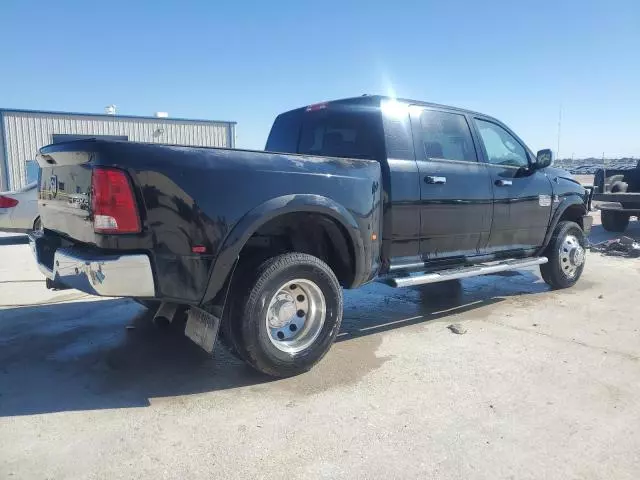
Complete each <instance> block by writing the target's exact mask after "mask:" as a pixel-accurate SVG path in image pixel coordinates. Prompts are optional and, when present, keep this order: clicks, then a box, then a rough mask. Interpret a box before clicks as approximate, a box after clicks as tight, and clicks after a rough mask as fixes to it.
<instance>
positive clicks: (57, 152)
mask: <svg viewBox="0 0 640 480" xmlns="http://www.w3.org/2000/svg"><path fill="white" fill-rule="evenodd" d="M92 145H93V143H92V142H91V141H86V140H83V141H78V142H68V143H60V144H56V145H51V146H48V147H44V148H43V149H42V150H41V154H40V155H39V157H38V163H39V164H40V167H41V172H40V181H39V193H38V209H39V211H40V218H41V219H42V224H43V226H44V228H46V229H49V230H54V231H56V232H59V233H61V234H63V235H65V236H67V237H70V238H73V239H75V240H78V241H81V242H87V243H94V239H95V234H94V231H93V223H92V218H91V161H92V159H93V155H94V154H93V153H92V152H91V150H92V148H91V147H92Z"/></svg>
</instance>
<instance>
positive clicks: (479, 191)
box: [411, 106, 493, 261]
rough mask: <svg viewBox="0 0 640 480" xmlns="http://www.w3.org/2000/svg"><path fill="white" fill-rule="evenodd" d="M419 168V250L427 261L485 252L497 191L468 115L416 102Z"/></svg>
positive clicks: (415, 137)
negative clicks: (494, 197) (477, 153)
mask: <svg viewBox="0 0 640 480" xmlns="http://www.w3.org/2000/svg"><path fill="white" fill-rule="evenodd" d="M411 125H412V130H413V140H414V148H415V152H416V161H417V164H418V170H419V173H420V180H419V181H420V252H421V254H422V256H423V259H424V260H425V261H430V260H437V259H439V258H445V257H447V258H448V257H468V256H474V255H480V254H483V253H484V252H485V247H486V244H487V241H488V239H489V233H490V230H491V218H492V214H493V210H492V209H493V203H492V202H493V192H492V187H491V176H490V174H489V171H488V168H487V166H486V165H485V164H484V163H482V162H479V161H478V156H477V155H476V150H475V147H474V143H473V139H472V136H471V131H470V128H469V124H468V121H467V118H466V116H465V115H464V114H462V113H459V112H457V111H455V110H451V111H449V110H445V109H435V108H430V107H417V106H413V107H411Z"/></svg>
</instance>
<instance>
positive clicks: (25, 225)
mask: <svg viewBox="0 0 640 480" xmlns="http://www.w3.org/2000/svg"><path fill="white" fill-rule="evenodd" d="M40 228H41V223H40V215H39V214H38V184H37V183H30V184H29V185H27V186H26V187H23V188H21V189H20V190H16V191H14V192H2V193H0V231H2V230H3V231H6V232H29V231H31V230H40Z"/></svg>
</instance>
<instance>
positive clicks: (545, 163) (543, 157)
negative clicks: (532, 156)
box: [533, 148, 553, 170]
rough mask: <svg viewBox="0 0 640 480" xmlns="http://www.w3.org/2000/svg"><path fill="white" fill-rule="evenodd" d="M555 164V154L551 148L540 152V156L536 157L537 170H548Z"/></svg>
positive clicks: (535, 165)
mask: <svg viewBox="0 0 640 480" xmlns="http://www.w3.org/2000/svg"><path fill="white" fill-rule="evenodd" d="M552 163H553V152H552V151H551V150H550V149H549V148H545V149H544V150H538V154H537V155H536V163H535V164H534V165H533V167H534V168H535V169H536V170H540V169H542V168H547V167H549V166H551V164H552Z"/></svg>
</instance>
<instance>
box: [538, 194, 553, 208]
mask: <svg viewBox="0 0 640 480" xmlns="http://www.w3.org/2000/svg"><path fill="white" fill-rule="evenodd" d="M538 204H539V205H540V206H541V207H550V206H551V195H538Z"/></svg>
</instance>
